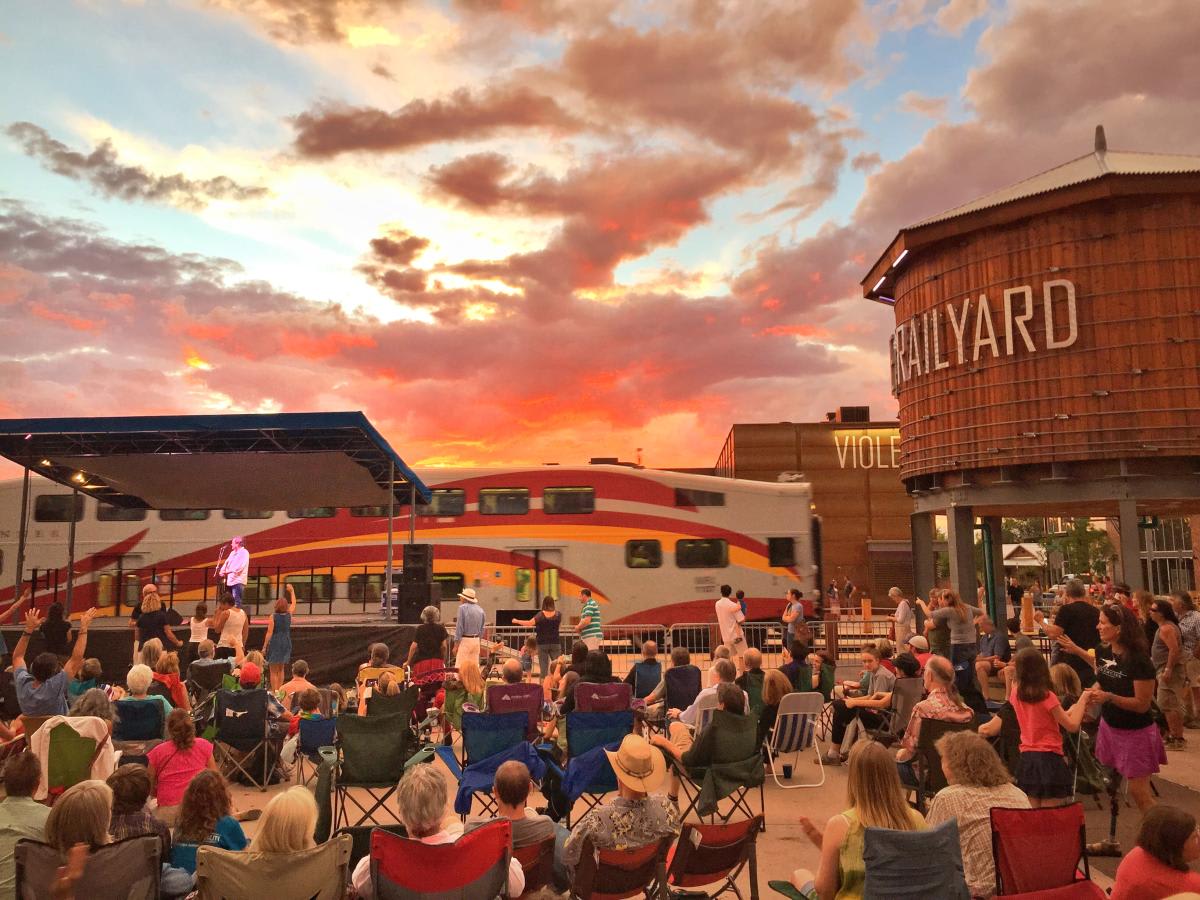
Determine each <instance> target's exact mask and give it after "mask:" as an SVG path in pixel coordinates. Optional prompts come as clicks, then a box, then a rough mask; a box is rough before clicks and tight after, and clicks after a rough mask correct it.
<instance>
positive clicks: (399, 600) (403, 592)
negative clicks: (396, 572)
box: [396, 581, 442, 625]
mask: <svg viewBox="0 0 1200 900" xmlns="http://www.w3.org/2000/svg"><path fill="white" fill-rule="evenodd" d="M396 594H397V596H396V621H397V622H399V623H401V624H402V625H417V624H419V623H420V621H421V610H423V609H424V608H425V607H426V606H440V605H441V602H442V586H441V585H440V584H437V583H436V582H428V581H427V582H423V583H421V584H400V585H397V591H396Z"/></svg>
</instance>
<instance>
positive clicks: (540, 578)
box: [514, 547, 563, 609]
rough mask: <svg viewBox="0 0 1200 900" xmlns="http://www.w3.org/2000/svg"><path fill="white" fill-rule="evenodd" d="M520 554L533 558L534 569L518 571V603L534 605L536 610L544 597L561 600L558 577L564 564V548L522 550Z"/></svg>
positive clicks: (516, 584)
mask: <svg viewBox="0 0 1200 900" xmlns="http://www.w3.org/2000/svg"><path fill="white" fill-rule="evenodd" d="M518 552H520V553H521V555H522V556H527V557H533V566H532V568H530V567H528V566H523V567H520V568H518V569H517V571H516V577H515V579H514V582H515V587H516V600H517V602H518V603H521V604H532V606H533V608H534V609H539V608H541V605H542V598H543V597H545V596H547V595H548V596H551V597H553V598H554V599H555V600H557V599H559V594H558V584H559V580H558V575H559V570H561V569H562V564H563V551H562V548H561V547H536V548H533V549H525V548H522V549H521V550H520V551H518Z"/></svg>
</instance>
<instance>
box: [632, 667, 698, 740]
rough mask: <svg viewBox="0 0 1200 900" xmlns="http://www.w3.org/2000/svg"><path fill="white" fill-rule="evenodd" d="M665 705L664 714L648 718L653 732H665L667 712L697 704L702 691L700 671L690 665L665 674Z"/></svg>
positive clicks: (663, 677)
mask: <svg viewBox="0 0 1200 900" xmlns="http://www.w3.org/2000/svg"><path fill="white" fill-rule="evenodd" d="M662 680H663V686H664V687H663V704H662V714H661V715H659V716H655V717H650V716H647V717H646V720H645V721H646V724H647V725H648V726H649V727H650V728H651V729H653V730H656V731H665V730H666V727H667V710H669V709H687V708H688V707H689V706H691V705H692V704H693V703H695V702H696V697H697V695H699V693H700V689H701V683H700V682H701V675H700V669H698V668H697V667H696V666H694V665H692V664H691V663H689V664H688V665H686V666H675V667H673V668H670V669H667V670H666V671H664V672H663V676H662Z"/></svg>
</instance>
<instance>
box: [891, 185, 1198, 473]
mask: <svg viewBox="0 0 1200 900" xmlns="http://www.w3.org/2000/svg"><path fill="white" fill-rule="evenodd" d="M1100 234H1103V235H1106V236H1105V237H1103V238H1099V239H1097V238H1096V237H1095V236H1096V235H1100ZM1051 267H1058V268H1059V269H1060V271H1058V272H1050V271H1049V269H1050V268H1051ZM1053 278H1066V279H1069V280H1070V281H1072V282H1073V283H1074V284H1075V288H1076V308H1077V314H1078V322H1079V338H1078V340H1077V341H1076V343H1075V345H1074V346H1072V347H1069V348H1066V349H1062V350H1054V351H1050V352H1047V351H1045V350H1044V349H1043V348H1044V342H1045V339H1044V331H1045V326H1044V322H1043V321H1042V317H1041V315H1040V310H1041V285H1042V283H1043V282H1044V281H1045V280H1048V279H1053ZM1023 284H1029V285H1032V286H1033V288H1034V300H1035V308H1036V309H1037V310H1038V313H1039V314H1038V315H1036V316H1035V317H1034V319H1033V320H1032V321H1031V322H1030V323H1029V330H1030V333H1031V335H1032V336H1033V339H1034V341H1035V344H1036V345H1037V346H1038V350H1037V352H1036V353H1032V354H1031V353H1028V352H1026V351H1024V349H1023V348H1020V347H1019V349H1017V350H1016V351H1015V353H1014V355H1013V356H1012V357H1007V356H1004V355H1001V357H1000V358H999V359H993V358H992V357H991V355H990V353H989V352H988V351H986V350H985V351H984V353H983V356H982V357H981V359H980V361H979V363H978V364H972V363H971V361H970V358H969V349H968V351H967V353H968V360H967V362H966V363H965V364H964V365H962V366H959V365H957V364H955V365H952V366H951V367H950V368H949V369H946V370H943V371H940V372H937V373H936V374H929V375H920V376H915V378H914V379H913V380H911V381H908V382H905V383H904V384H903V385H902V386H901V389H900V397H899V400H900V423H901V429H902V433H903V435H904V438H903V442H902V445H901V446H902V450H903V455H902V457H901V475H902V476H903V477H904V478H911V477H913V476H915V475H920V474H927V473H933V472H950V471H955V470H963V469H973V468H992V467H995V466H1000V465H1014V464H1019V463H1022V462H1039V461H1040V462H1047V461H1051V460H1071V459H1115V458H1120V457H1136V456H1186V455H1195V454H1196V453H1197V451H1198V448H1200V404H1197V403H1196V396H1197V392H1198V391H1200V314H1198V312H1200V197H1197V196H1179V195H1164V196H1132V197H1118V198H1115V199H1109V200H1102V201H1098V202H1092V203H1087V204H1084V205H1081V206H1077V207H1073V208H1070V209H1059V210H1054V211H1051V212H1048V213H1046V214H1045V215H1042V216H1039V217H1038V218H1036V219H1027V220H1024V221H1022V222H1017V223H1012V224H1009V225H1006V226H1003V227H996V228H992V229H988V230H982V231H978V232H975V233H972V234H966V235H959V236H956V237H954V238H953V239H951V240H948V241H946V242H945V243H943V244H939V245H936V246H928V247H924V248H922V249H921V250H919V251H914V252H913V253H912V254H910V260H909V264H908V265H907V267H906V268H904V269H903V271H902V272H901V273H900V275H899V276H898V279H897V284H896V294H895V295H896V321H897V322H904V321H907V320H908V319H909V318H910V317H912V316H913V315H916V314H918V313H920V312H923V311H926V310H930V309H932V308H933V307H934V306H938V305H940V306H941V309H942V312H943V313H944V312H945V306H944V304H945V303H946V302H947V301H953V302H955V303H956V304H957V303H960V302H961V299H962V297H963V295H964V294H965V293H967V292H969V293H970V295H971V296H972V297H973V298H975V300H977V299H978V295H979V294H980V293H981V292H982V293H986V294H987V295H988V300H989V304H990V306H991V308H992V312H993V319H994V321H995V322H997V323H1000V322H1001V321H1002V313H1003V292H1004V289H1005V288H1009V287H1017V286H1020V285H1023ZM997 310H999V313H1000V314H999V315H997ZM941 324H942V331H943V348H944V350H945V353H944V354H943V356H945V355H946V353H953V332H952V330H951V328H950V326H949V323H948V322H947V321H946V320H945V317H944V316H943V319H942V323H941ZM973 324H974V316H971V317H970V319H969V321H968V324H967V330H968V332H970V333H971V335H973ZM997 331H998V333H997V337H998V339H999V341H1000V343H1001V353H1002V354H1003V333H1002V328H998V329H997ZM1174 338H1183V339H1184V340H1185V342H1184V343H1177V342H1175V341H1174V340H1173V339H1174ZM946 340H949V341H950V347H947V346H946V343H945V342H946ZM1018 346H1019V345H1018ZM954 355H955V358H956V354H954ZM973 365H977V366H978V368H979V371H978V372H977V373H971V372H970V369H971V368H972V366H973ZM1135 368H1140V369H1143V370H1145V374H1143V375H1132V374H1130V373H1131V370H1133V369H1135ZM1093 390H1108V391H1110V392H1111V394H1110V396H1108V397H1104V398H1097V397H1094V396H1093V395H1092V391H1093ZM1060 413H1065V414H1068V415H1070V416H1071V418H1070V419H1069V420H1066V421H1059V420H1055V419H1054V416H1055V415H1056V414H1060ZM929 414H932V415H933V417H934V418H933V419H928V420H927V419H924V418H923V417H924V416H926V415H929ZM1026 431H1036V432H1039V434H1040V435H1041V436H1040V437H1039V438H1037V439H1028V438H1022V437H1021V433H1022V432H1026ZM1143 445H1150V446H1154V447H1158V448H1159V449H1158V450H1156V451H1155V450H1145V449H1142V446H1143ZM989 447H998V448H1000V449H1001V452H1000V453H989V452H988V448H989ZM956 460H957V462H955V461H956Z"/></svg>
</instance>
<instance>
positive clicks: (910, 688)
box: [865, 678, 925, 747]
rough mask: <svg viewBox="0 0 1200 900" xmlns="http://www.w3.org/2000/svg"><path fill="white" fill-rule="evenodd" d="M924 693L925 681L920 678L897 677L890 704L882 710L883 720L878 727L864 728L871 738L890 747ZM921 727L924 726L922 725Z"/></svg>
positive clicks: (901, 735) (900, 734) (902, 730)
mask: <svg viewBox="0 0 1200 900" xmlns="http://www.w3.org/2000/svg"><path fill="white" fill-rule="evenodd" d="M924 693H925V682H924V679H921V678H897V679H896V683H895V684H894V685H893V686H892V702H891V705H890V706H889V707H888V708H887V709H885V710H882V712H881V714H882V716H883V722H882V723H881V724H880V725H879V727H878V728H867V729H865V730H866V732H867V734H868V735H870V737H871V739H872V740H874V741H878V742H879V743H881V744H883V745H884V746H885V747H890V746H892V744H894V743H896V742H897V741H898V740H900V739H901V738H902V737H904V729H906V728H908V720H909V719H911V718H912V711H913V707H914V706H916V705H917V703H919V702H920V700H921V697H922V696H923V695H924ZM921 727H924V726H923V725H922V726H921Z"/></svg>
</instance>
